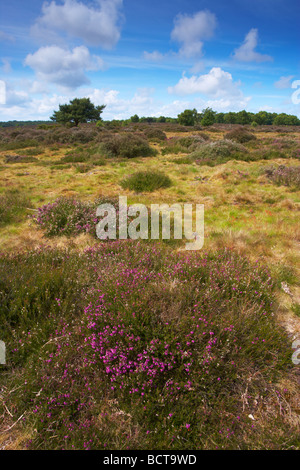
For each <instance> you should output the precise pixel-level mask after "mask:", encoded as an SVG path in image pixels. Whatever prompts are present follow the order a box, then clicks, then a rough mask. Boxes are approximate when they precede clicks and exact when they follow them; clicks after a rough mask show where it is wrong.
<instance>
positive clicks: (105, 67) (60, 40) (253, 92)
mask: <svg viewBox="0 0 300 470" xmlns="http://www.w3.org/2000/svg"><path fill="white" fill-rule="evenodd" d="M299 14H300V2H299V0H252V1H246V0H228V1H224V0H210V1H206V0H198V1H194V0H192V1H182V0H172V1H171V0H166V1H161V0H160V1H158V0H151V1H144V0H123V1H122V0H94V1H88V0H81V1H80V0H52V1H46V2H44V1H40V0H27V1H26V2H24V1H21V0H9V2H4V1H3V0H2V2H1V4H0V120H1V121H6V120H13V119H17V120H31V119H48V118H49V117H50V116H51V115H52V113H53V111H54V110H56V109H58V106H59V104H63V103H66V102H69V100H71V99H73V98H75V97H84V96H88V97H90V99H91V101H92V102H93V103H94V104H97V105H98V104H106V108H105V110H104V112H103V118H104V119H125V118H129V117H130V116H132V115H133V114H138V115H139V116H160V115H164V116H172V117H176V116H177V115H178V113H180V112H181V111H183V110H184V109H187V108H190V109H192V108H196V109H197V110H198V111H201V110H202V109H204V108H206V107H207V106H209V107H212V108H213V109H215V110H216V111H219V112H221V111H223V112H227V111H239V110H241V109H247V110H248V111H253V112H257V111H259V110H262V109H264V110H268V111H271V112H286V113H289V114H296V115H298V116H299V117H300V106H299V104H297V102H296V103H295V100H292V93H293V92H294V91H295V89H293V88H292V85H293V84H294V87H296V86H298V85H300V83H298V84H297V83H295V82H296V81H298V80H300V71H299V65H300V60H299V45H300V33H299V31H300V28H299V18H300V15H299Z"/></svg>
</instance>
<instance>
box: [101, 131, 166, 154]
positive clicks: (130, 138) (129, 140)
mask: <svg viewBox="0 0 300 470" xmlns="http://www.w3.org/2000/svg"><path fill="white" fill-rule="evenodd" d="M100 148H102V151H103V153H104V154H106V155H107V156H111V157H121V158H134V157H150V156H153V155H157V150H155V149H153V148H151V147H150V146H149V144H148V142H147V141H146V140H145V139H143V138H142V137H140V136H138V135H135V134H116V135H113V136H110V137H107V138H106V139H105V140H104V141H103V142H102V144H100Z"/></svg>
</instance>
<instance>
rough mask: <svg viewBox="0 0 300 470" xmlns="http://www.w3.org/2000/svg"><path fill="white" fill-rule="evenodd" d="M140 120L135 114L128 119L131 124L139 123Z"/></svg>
mask: <svg viewBox="0 0 300 470" xmlns="http://www.w3.org/2000/svg"><path fill="white" fill-rule="evenodd" d="M139 120H140V118H139V117H138V115H137V114H135V115H134V116H131V118H130V121H131V122H139Z"/></svg>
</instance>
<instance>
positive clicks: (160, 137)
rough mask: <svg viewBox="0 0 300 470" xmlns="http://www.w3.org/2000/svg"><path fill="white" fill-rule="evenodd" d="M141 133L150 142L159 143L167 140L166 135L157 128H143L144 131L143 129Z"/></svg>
mask: <svg viewBox="0 0 300 470" xmlns="http://www.w3.org/2000/svg"><path fill="white" fill-rule="evenodd" d="M143 133H144V134H145V136H146V137H147V138H148V139H149V140H152V141H154V142H156V141H158V142H160V141H164V140H166V139H167V136H166V134H165V133H164V132H163V131H162V130H161V129H158V128H157V127H153V128H152V127H145V129H143Z"/></svg>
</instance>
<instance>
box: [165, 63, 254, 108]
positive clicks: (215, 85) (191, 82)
mask: <svg viewBox="0 0 300 470" xmlns="http://www.w3.org/2000/svg"><path fill="white" fill-rule="evenodd" d="M240 85H241V83H240V82H239V81H238V82H234V81H233V78H232V75H231V74H230V73H229V72H225V71H224V70H222V69H221V68H220V67H213V68H212V69H211V70H210V71H209V72H208V73H207V74H204V75H199V76H197V75H193V76H191V77H190V78H188V77H186V76H183V77H182V78H181V79H180V80H179V82H178V83H177V84H176V85H175V86H174V87H169V88H168V92H169V93H171V94H176V95H191V94H195V93H196V94H197V93H199V94H203V95H206V96H208V97H209V98H210V99H212V100H214V101H210V104H211V107H212V105H213V104H217V105H218V107H222V108H225V107H229V106H230V105H232V106H236V105H238V106H239V105H244V106H245V105H246V104H247V103H248V101H249V99H250V98H246V97H245V96H244V94H243V92H242V91H241V90H240V88H239V87H240Z"/></svg>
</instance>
